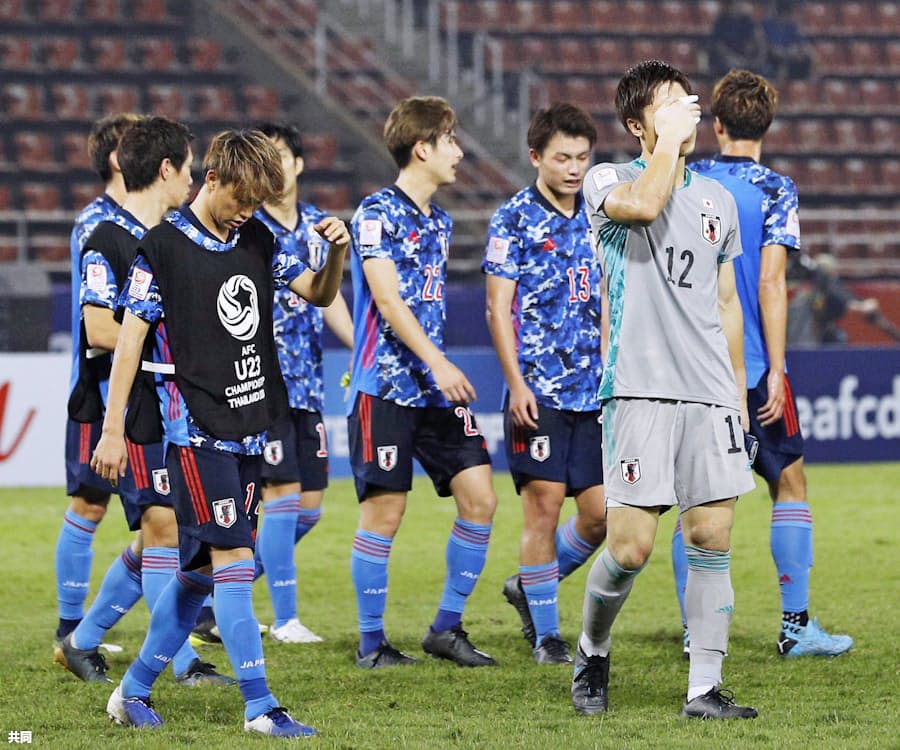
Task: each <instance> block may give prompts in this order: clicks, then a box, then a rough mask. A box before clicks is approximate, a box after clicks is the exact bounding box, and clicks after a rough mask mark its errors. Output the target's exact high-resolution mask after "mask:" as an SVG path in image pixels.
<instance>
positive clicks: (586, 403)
mask: <svg viewBox="0 0 900 750" xmlns="http://www.w3.org/2000/svg"><path fill="white" fill-rule="evenodd" d="M596 140H597V131H596V128H595V127H594V124H593V123H592V122H591V118H590V116H589V115H588V114H587V113H586V112H585V111H584V110H582V109H580V108H579V107H576V106H575V105H573V104H567V103H556V104H553V105H552V106H551V107H549V108H546V109H541V110H538V112H537V113H536V114H535V115H534V117H533V118H532V120H531V124H530V126H529V128H528V149H529V157H530V159H531V164H532V166H534V168H535V169H536V170H537V179H536V180H535V182H534V183H533V184H532V185H530V186H528V187H526V188H524V189H522V190H520V191H519V192H518V193H516V194H515V195H514V196H513V197H512V198H510V199H509V200H508V201H506V202H505V203H504V204H503V205H501V206H500V208H498V209H497V211H496V213H495V214H494V217H493V219H492V220H491V224H490V227H489V228H488V237H487V247H486V250H485V258H484V262H483V263H482V270H483V271H484V272H485V273H486V274H487V318H488V327H489V328H490V331H491V336H492V338H493V341H494V349H495V350H496V352H497V357H498V358H499V360H500V365H501V368H502V369H503V376H504V378H505V380H506V394H505V398H504V408H503V411H504V423H503V426H504V435H505V440H506V456H507V460H508V462H509V467H510V472H511V473H512V478H513V482H514V484H515V486H516V491H517V492H518V493H519V494H520V495H521V497H522V510H523V513H524V518H525V522H524V527H523V529H522V541H521V544H520V549H519V573H518V574H517V575H513V576H511V577H510V578H509V579H507V581H506V584H505V585H504V587H503V594H504V595H505V596H506V599H507V600H508V601H509V603H510V604H512V605H513V606H514V607H515V608H516V610H517V611H518V612H519V615H520V617H521V619H522V623H523V628H522V632H523V633H524V635H525V638H526V640H528V641H529V643H530V644H531V648H532V649H533V652H534V659H535V661H536V662H537V663H538V664H571V663H572V657H571V655H570V654H569V647H568V644H567V643H566V642H565V641H564V640H563V639H562V637H561V636H560V632H559V608H558V606H557V593H558V591H559V582H560V581H561V580H562V579H563V578H565V577H566V576H568V575H569V574H570V573H572V572H573V571H574V570H577V569H578V568H579V567H580V566H581V565H582V564H583V563H584V562H585V561H586V560H587V559H588V558H589V557H590V556H591V554H592V553H593V552H594V550H595V549H597V547H598V546H599V545H600V544H601V543H602V542H603V539H604V536H605V534H606V518H605V516H606V507H605V504H604V500H603V465H602V463H601V455H602V443H601V435H602V427H601V419H600V398H599V395H598V393H599V386H600V375H601V373H602V371H603V363H602V361H601V357H600V348H599V347H598V346H597V342H598V341H599V340H600V264H599V262H598V260H597V256H596V254H595V253H594V250H593V248H592V247H591V241H590V224H589V222H588V217H587V212H586V211H585V208H584V200H583V198H582V196H581V186H582V182H583V181H584V175H585V174H586V173H587V170H588V168H589V167H590V166H591V150H592V149H593V146H594V142H595V141H596ZM566 495H572V496H574V498H575V504H576V510H577V513H576V514H575V515H574V516H572V517H571V518H570V519H569V520H568V521H567V522H566V523H565V524H563V525H562V526H560V527H559V528H557V525H558V524H559V514H560V511H561V509H562V506H563V502H564V501H565V499H566Z"/></svg>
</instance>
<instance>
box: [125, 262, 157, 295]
mask: <svg viewBox="0 0 900 750" xmlns="http://www.w3.org/2000/svg"><path fill="white" fill-rule="evenodd" d="M151 281H153V274H152V273H147V272H146V271H144V270H143V269H141V268H135V269H134V273H133V274H132V275H131V285H130V286H129V287H128V296H129V297H134V298H135V299H147V292H149V291H150V282H151Z"/></svg>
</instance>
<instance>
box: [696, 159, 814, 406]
mask: <svg viewBox="0 0 900 750" xmlns="http://www.w3.org/2000/svg"><path fill="white" fill-rule="evenodd" d="M691 168H692V169H694V170H695V171H697V172H698V173H700V174H703V175H706V176H707V177H711V178H712V179H714V180H717V181H718V182H720V183H721V184H722V185H724V186H725V187H726V188H727V189H728V192H730V193H731V194H732V195H733V196H734V200H735V203H737V208H738V219H739V222H740V225H741V244H742V245H743V246H744V254H743V255H741V256H739V257H738V258H736V259H735V261H734V273H735V278H736V280H737V289H738V296H739V297H740V299H741V307H742V308H743V312H744V360H745V362H746V368H747V387H748V388H751V389H752V388H754V387H756V385H757V384H758V383H759V381H760V379H761V378H762V377H763V375H764V374H765V373H766V371H767V370H768V369H769V353H768V350H767V349H766V340H765V337H764V335H763V327H762V314H761V312H760V307H759V268H760V257H761V255H762V253H761V251H762V248H764V247H765V246H766V245H784V246H785V247H786V248H787V249H788V250H799V249H800V220H799V217H798V214H797V188H796V186H795V185H794V182H793V180H791V178H790V177H785V176H784V175H780V174H778V172H773V171H772V170H771V169H769V168H768V167H765V166H763V165H762V164H760V163H758V162H756V161H754V160H753V159H750V158H749V157H739V156H722V155H721V154H719V155H717V156H715V157H713V158H712V159H704V160H702V161H698V162H696V163H694V164H692V165H691Z"/></svg>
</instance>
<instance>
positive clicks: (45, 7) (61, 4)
mask: <svg viewBox="0 0 900 750" xmlns="http://www.w3.org/2000/svg"><path fill="white" fill-rule="evenodd" d="M37 17H38V18H39V19H40V20H41V21H53V22H54V23H58V22H60V21H74V20H75V19H76V12H75V2H74V0H40V4H39V5H38V13H37Z"/></svg>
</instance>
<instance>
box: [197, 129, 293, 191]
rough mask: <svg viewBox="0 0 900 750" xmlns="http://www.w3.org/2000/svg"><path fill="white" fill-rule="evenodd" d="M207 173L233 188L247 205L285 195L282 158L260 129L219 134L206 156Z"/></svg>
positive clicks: (204, 163) (211, 143)
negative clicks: (213, 173)
mask: <svg viewBox="0 0 900 750" xmlns="http://www.w3.org/2000/svg"><path fill="white" fill-rule="evenodd" d="M203 171H204V173H206V172H209V171H213V172H215V174H216V177H217V178H218V179H219V182H221V183H222V184H223V185H231V186H233V192H234V197H235V200H237V201H238V202H239V203H241V204H242V205H245V206H258V205H261V204H263V203H267V202H269V201H272V200H274V199H275V198H278V197H279V196H280V195H281V194H282V193H283V192H284V171H283V170H282V168H281V157H280V156H279V154H278V151H277V150H276V149H275V146H274V145H273V143H272V141H271V140H270V139H268V138H267V137H266V136H265V135H263V133H261V132H260V131H258V130H225V131H223V132H221V133H218V134H217V135H215V136H214V137H213V139H212V141H210V144H209V148H207V149H206V155H205V156H204V157H203Z"/></svg>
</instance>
